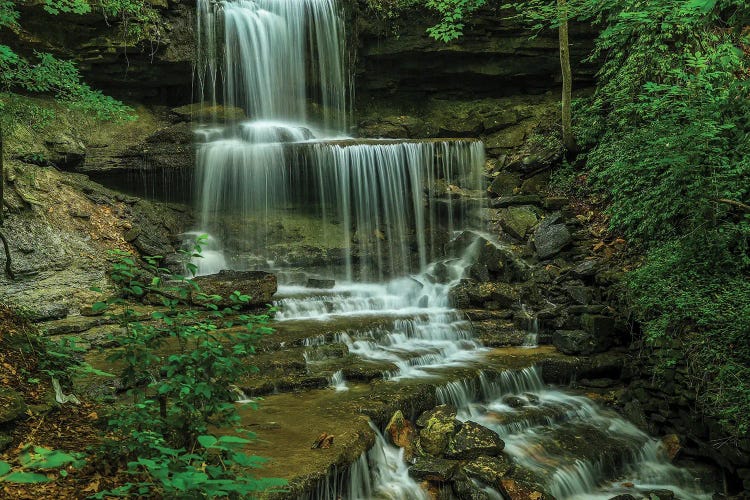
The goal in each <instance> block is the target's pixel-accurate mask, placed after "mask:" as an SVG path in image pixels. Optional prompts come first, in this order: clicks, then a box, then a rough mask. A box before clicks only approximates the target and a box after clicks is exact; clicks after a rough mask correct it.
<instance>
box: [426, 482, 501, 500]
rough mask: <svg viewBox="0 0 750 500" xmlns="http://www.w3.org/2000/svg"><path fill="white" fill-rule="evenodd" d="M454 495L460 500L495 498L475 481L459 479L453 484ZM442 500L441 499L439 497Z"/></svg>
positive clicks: (487, 499) (489, 499)
mask: <svg viewBox="0 0 750 500" xmlns="http://www.w3.org/2000/svg"><path fill="white" fill-rule="evenodd" d="M453 494H454V495H455V496H456V498H459V499H460V500H492V499H493V498H494V496H490V494H489V493H488V492H486V491H484V490H483V489H482V488H481V487H480V485H478V484H477V483H475V482H474V481H470V480H466V479H459V480H455V481H454V482H453ZM438 498H440V497H438Z"/></svg>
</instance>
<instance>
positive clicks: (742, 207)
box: [713, 198, 750, 213]
mask: <svg viewBox="0 0 750 500" xmlns="http://www.w3.org/2000/svg"><path fill="white" fill-rule="evenodd" d="M713 201H715V202H716V203H724V204H726V205H731V206H733V207H735V208H739V209H740V210H742V211H743V212H747V213H750V205H747V204H745V203H742V202H741V201H735V200H730V199H728V198H714V200H713Z"/></svg>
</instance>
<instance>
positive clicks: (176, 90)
mask: <svg viewBox="0 0 750 500" xmlns="http://www.w3.org/2000/svg"><path fill="white" fill-rule="evenodd" d="M150 3H152V4H153V5H154V7H155V8H157V9H158V11H159V13H160V14H161V19H160V23H159V26H158V36H156V37H155V38H154V39H153V40H144V41H134V40H128V39H127V37H125V36H124V35H123V32H122V29H121V28H122V26H121V24H120V23H119V20H118V19H107V18H106V17H105V16H104V15H103V14H102V13H101V12H92V13H90V14H86V15H82V16H81V15H73V14H59V15H57V16H52V15H50V14H48V13H46V12H45V11H44V9H43V6H42V5H41V2H38V1H29V2H19V4H20V5H19V7H18V9H19V12H20V14H21V19H20V24H21V26H22V28H23V29H22V31H21V32H20V33H18V34H13V33H11V32H9V31H8V30H2V31H0V43H5V44H7V45H10V46H11V47H13V48H14V49H15V50H17V51H18V52H20V53H23V54H30V53H32V52H33V51H40V52H51V53H53V54H56V55H58V56H60V57H64V58H67V59H71V60H74V61H76V62H77V63H78V67H79V69H80V70H81V73H82V74H83V75H84V77H85V80H86V82H88V83H89V84H90V85H91V86H92V87H94V88H97V89H100V90H102V91H104V92H106V93H108V94H111V95H113V96H115V97H117V98H120V99H123V100H125V101H126V102H128V103H133V104H168V105H179V104H183V103H185V102H188V101H190V100H191V95H192V89H191V74H192V61H193V54H194V47H195V44H194V41H193V26H194V24H195V20H194V16H195V1H194V0H169V1H167V0H150Z"/></svg>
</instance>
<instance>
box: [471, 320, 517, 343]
mask: <svg viewBox="0 0 750 500" xmlns="http://www.w3.org/2000/svg"><path fill="white" fill-rule="evenodd" d="M471 326H472V328H473V329H474V333H475V335H476V337H477V338H478V339H479V340H480V341H481V342H482V345H484V346H485V347H508V346H522V345H523V343H524V341H525V340H526V335H527V333H526V332H524V331H521V330H518V329H516V328H515V327H514V326H513V324H512V323H511V324H509V323H508V322H507V321H503V320H492V319H490V320H483V321H472V323H471Z"/></svg>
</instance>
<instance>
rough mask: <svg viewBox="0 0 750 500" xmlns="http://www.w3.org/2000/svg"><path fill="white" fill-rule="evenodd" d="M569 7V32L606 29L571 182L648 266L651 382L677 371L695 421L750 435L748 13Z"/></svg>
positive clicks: (545, 9)
mask: <svg viewBox="0 0 750 500" xmlns="http://www.w3.org/2000/svg"><path fill="white" fill-rule="evenodd" d="M566 5H567V9H568V17H569V19H574V20H579V21H587V22H591V23H598V24H599V25H600V26H601V31H600V34H599V36H598V38H597V40H596V43H595V49H594V52H593V53H592V55H591V60H592V61H596V62H601V69H600V70H599V73H598V75H597V78H598V80H597V86H596V90H595V93H594V95H593V97H591V98H588V99H585V100H581V101H579V102H578V103H577V105H576V107H575V114H576V123H577V126H576V135H577V138H578V140H579V143H580V144H581V145H583V147H584V150H585V155H584V157H585V160H586V167H585V170H584V171H583V172H581V171H578V172H577V171H574V170H572V169H570V170H569V171H568V176H569V177H570V178H576V177H578V176H584V177H585V178H587V179H588V181H589V185H588V188H589V189H590V190H593V192H595V193H597V194H598V196H601V197H603V198H604V199H605V200H606V202H607V205H608V209H607V211H608V213H609V215H610V217H611V219H610V220H611V224H612V229H613V230H615V231H618V232H621V233H624V235H625V237H626V238H627V239H628V240H629V241H631V242H633V244H634V246H637V247H639V248H640V249H641V251H642V252H643V253H644V254H645V260H644V262H643V265H642V267H641V268H640V269H638V270H636V271H635V272H633V273H631V274H630V275H629V276H628V277H627V279H626V283H627V285H628V287H629V297H630V300H631V303H632V306H633V308H634V310H635V312H636V314H637V317H638V318H639V319H640V321H641V322H642V324H643V327H644V333H645V338H646V341H647V342H648V345H650V346H651V347H652V352H653V354H654V355H655V357H657V358H660V359H662V361H661V362H660V365H659V367H658V368H659V370H660V372H662V373H667V372H669V371H674V370H675V369H676V366H677V365H678V364H682V365H683V366H684V367H685V368H686V369H688V370H689V377H690V380H691V381H692V382H693V384H694V387H695V389H696V392H697V394H698V402H699V403H700V405H701V408H702V409H703V411H704V412H705V413H706V414H708V415H710V416H713V417H716V418H717V419H719V420H720V421H721V422H722V423H723V424H724V426H725V429H726V430H727V431H729V432H731V433H734V434H735V435H738V436H739V435H744V434H746V433H747V432H748V430H750V418H749V417H748V415H750V411H749V410H750V384H749V383H748V380H750V378H748V371H747V370H748V367H750V349H748V348H747V338H748V336H749V335H750V325H749V324H748V323H747V321H745V318H747V308H748V303H750V291H749V290H748V287H747V283H748V282H750V257H748V255H750V254H749V253H748V249H749V248H750V183H748V182H747V179H748V178H750V160H749V158H750V140H748V139H749V138H750V137H749V136H748V130H750V127H749V126H748V125H749V123H748V116H750V104H749V101H748V99H747V96H748V95H750V79H749V78H748V75H749V72H748V68H749V64H748V63H749V61H748V54H749V53H750V51H748V43H749V40H748V36H747V31H746V29H745V27H746V26H747V24H748V19H750V4H748V3H747V2H743V1H738V0H689V1H683V0H658V1H657V0H646V1H641V0H625V1H618V2H596V1H593V0H567V2H566ZM508 6H509V7H513V8H514V9H515V10H516V11H517V12H518V14H519V15H520V16H521V17H522V18H523V19H525V20H527V21H528V22H529V24H530V26H532V27H534V28H536V29H544V28H554V27H555V26H556V24H557V23H558V22H559V16H558V15H557V13H556V10H555V7H556V6H555V2H551V1H548V0H530V1H527V2H517V3H514V4H509V5H508ZM560 175H565V174H564V173H561V174H560ZM558 183H559V184H561V185H563V186H567V187H568V188H569V189H572V188H573V186H574V182H571V181H568V182H567V183H565V182H563V181H561V180H560V179H559V178H558ZM665 346H666V347H665ZM669 353H673V354H669ZM674 353H678V354H677V357H676V356H675V354H674ZM683 356H686V357H687V362H684V361H683V360H682V359H678V358H682V357H683Z"/></svg>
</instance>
